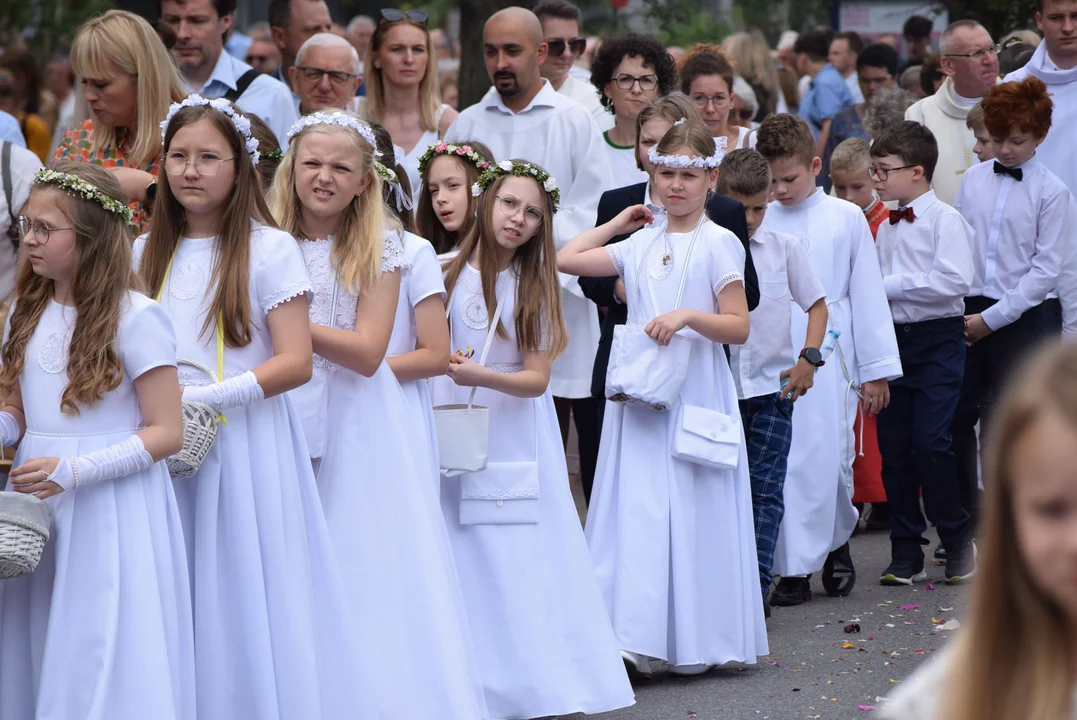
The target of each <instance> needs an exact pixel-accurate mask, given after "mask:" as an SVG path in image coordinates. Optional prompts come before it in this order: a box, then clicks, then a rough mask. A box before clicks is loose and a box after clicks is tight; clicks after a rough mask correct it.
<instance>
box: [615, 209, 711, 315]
mask: <svg viewBox="0 0 1077 720" xmlns="http://www.w3.org/2000/svg"><path fill="white" fill-rule="evenodd" d="M709 220H710V218H708V217H707V213H706V212H705V211H704V212H702V213H700V216H699V220H698V221H697V222H696V227H695V230H693V231H692V240H691V242H690V243H689V244H688V252H687V253H685V255H684V262H683V265H684V267H683V268H682V270H681V283H680V286H679V287H678V288H677V300H676V303H675V304H674V306H673V310H679V309H680V307H681V300H682V298H683V297H684V287H685V285H686V284H687V282H688V266H689V261H690V260H691V258H692V252H693V251H694V250H695V247H696V241H697V240H698V239H699V231H700V230H701V229H702V228H703V225H704V224H706V223H707V222H708V221H709ZM666 227H668V225H667V226H666ZM665 232H666V228H662V229H661V230H660V231H659V232H658V233H656V234H655V236H654V238H652V239H651V242H650V244H649V245H647V249H646V250H644V252H643V256H642V258H641V260H640V263H639V269H638V270H637V271H636V294H637V295H638V296H639V299H640V300H641V301H642V300H643V285H644V283H646V284H647V288H648V290H649V291H650V295H651V304H652V305H653V306H654V314H655V317H657V316H658V315H660V314H661V312H660V310H659V308H658V298H657V297H656V296H655V294H654V288H653V287H651V284H650V276H649V275H644V268H645V266H646V265H647V259H648V258H649V257H650V255H651V248H653V247H654V244H655V243H656V242H658V238H660V237H662V236H663V235H664V234H665ZM631 309H632V308H631V306H629V311H631ZM671 312H672V310H671Z"/></svg>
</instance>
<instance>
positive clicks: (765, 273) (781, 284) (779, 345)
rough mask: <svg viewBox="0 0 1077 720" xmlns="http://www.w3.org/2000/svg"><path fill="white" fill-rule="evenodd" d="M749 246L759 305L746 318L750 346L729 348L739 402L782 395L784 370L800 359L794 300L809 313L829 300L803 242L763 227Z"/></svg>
mask: <svg viewBox="0 0 1077 720" xmlns="http://www.w3.org/2000/svg"><path fill="white" fill-rule="evenodd" d="M751 245H752V260H753V261H754V262H755V271H756V273H757V274H758V275H759V305H758V307H756V309H755V310H752V312H751V313H749V314H748V318H749V320H750V321H751V333H750V334H749V336H748V342H746V343H744V344H743V345H730V346H729V359H730V364H731V369H732V371H733V381H734V382H735V383H736V384H737V397H739V398H740V399H741V400H747V399H748V398H754V397H759V396H760V395H770V394H772V393H776V392H778V390H780V389H781V377H780V376H781V373H782V371H783V370H788V369H789V368H790V367H792V366H793V364H794V363H795V362H796V361H797V354H796V353H797V351H796V348H794V347H793V340H792V334H791V333H792V322H793V305H792V303H791V302H790V300H792V301H793V302H795V303H796V304H797V305H799V306H800V309H801V310H803V311H804V312H807V311H808V308H810V307H811V306H812V305H814V304H815V302H816V301H817V300H819V298H822V297H825V296H826V290H824V289H823V284H822V283H821V282H820V281H819V276H818V275H816V274H815V270H814V269H813V268H812V265H811V258H809V257H808V253H807V251H805V250H804V246H802V245H801V244H800V240H798V239H797V238H795V237H793V236H792V235H786V234H785V233H783V232H778V231H777V230H772V229H770V228H766V227H762V228H759V229H758V230H756V231H755V234H754V235H752V239H751Z"/></svg>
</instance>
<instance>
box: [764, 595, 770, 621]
mask: <svg viewBox="0 0 1077 720" xmlns="http://www.w3.org/2000/svg"><path fill="white" fill-rule="evenodd" d="M763 619H764V620H770V603H768V602H767V601H766V600H764V601H763Z"/></svg>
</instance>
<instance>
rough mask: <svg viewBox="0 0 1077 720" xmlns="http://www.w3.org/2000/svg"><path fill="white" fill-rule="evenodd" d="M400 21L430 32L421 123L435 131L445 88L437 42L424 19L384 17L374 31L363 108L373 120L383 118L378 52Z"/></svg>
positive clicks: (421, 87) (366, 61)
mask: <svg viewBox="0 0 1077 720" xmlns="http://www.w3.org/2000/svg"><path fill="white" fill-rule="evenodd" d="M397 25H411V26H412V27H417V28H419V29H420V30H422V31H423V35H425V36H426V72H425V73H424V74H423V79H422V80H420V81H419V125H420V126H421V127H422V129H423V130H425V131H426V132H435V131H436V130H437V129H438V120H437V118H438V110H440V109H441V89H440V88H439V86H438V58H437V52H436V51H435V49H434V43H433V41H432V40H431V39H430V30H429V28H427V27H426V25H424V24H423V23H418V22H415V21H414V20H412V19H411V18H409V17H407V16H406V15H405V16H404V17H403V18H401V19H400V20H398V21H397V22H389V21H388V20H382V21H381V22H379V23H378V26H377V27H376V28H375V29H374V35H373V36H372V37H371V38H370V45H369V46H367V49H366V58H365V59H364V62H363V68H364V70H363V82H364V83H366V99H365V100H364V101H363V112H364V113H365V114H366V115H368V116H369V117H370V119H371V120H375V121H377V122H382V121H383V118H382V113H383V112H384V111H385V80H384V79H383V78H382V72H381V68H378V67H375V66H374V54H375V53H376V52H378V50H380V49H381V46H382V43H384V42H385V36H386V35H388V34H389V31H390V30H392V29H393V28H394V27H396V26H397Z"/></svg>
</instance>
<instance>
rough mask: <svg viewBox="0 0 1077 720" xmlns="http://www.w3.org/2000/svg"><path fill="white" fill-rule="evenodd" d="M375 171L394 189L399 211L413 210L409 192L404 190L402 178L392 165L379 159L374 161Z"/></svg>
mask: <svg viewBox="0 0 1077 720" xmlns="http://www.w3.org/2000/svg"><path fill="white" fill-rule="evenodd" d="M374 172H376V173H378V175H379V176H380V177H381V180H382V182H384V183H387V184H388V185H389V187H391V188H392V189H393V195H395V200H396V209H397V212H403V211H404V210H411V208H412V202H411V198H410V197H408V194H407V193H406V192H404V188H403V186H402V185H401V184H400V178H398V177H397V176H396V171H395V170H393V169H392V168H390V167H386V166H385V165H382V164H381V163H380V162H378V161H377V160H375V161H374Z"/></svg>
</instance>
